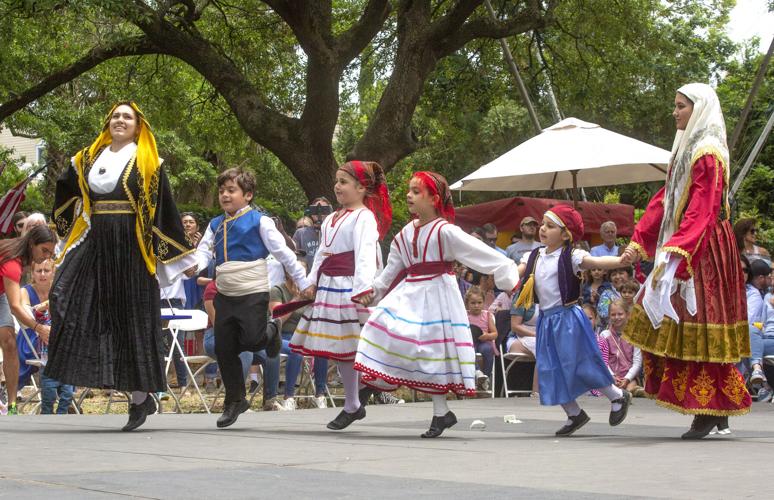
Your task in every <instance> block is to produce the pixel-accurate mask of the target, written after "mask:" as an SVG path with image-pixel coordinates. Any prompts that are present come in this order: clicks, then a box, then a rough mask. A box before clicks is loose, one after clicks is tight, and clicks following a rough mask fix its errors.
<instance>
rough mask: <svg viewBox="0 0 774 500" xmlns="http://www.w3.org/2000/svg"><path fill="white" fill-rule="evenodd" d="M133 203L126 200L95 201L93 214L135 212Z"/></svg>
mask: <svg viewBox="0 0 774 500" xmlns="http://www.w3.org/2000/svg"><path fill="white" fill-rule="evenodd" d="M133 213H134V209H133V208H132V204H131V203H130V202H129V201H126V200H99V201H95V202H94V206H93V207H92V209H91V214H92V215H99V214H133Z"/></svg>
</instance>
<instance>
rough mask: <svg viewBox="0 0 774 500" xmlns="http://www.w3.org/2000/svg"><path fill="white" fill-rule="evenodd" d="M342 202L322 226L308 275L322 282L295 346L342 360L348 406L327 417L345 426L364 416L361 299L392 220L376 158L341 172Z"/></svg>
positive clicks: (371, 279) (363, 308)
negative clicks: (358, 366) (359, 367)
mask: <svg viewBox="0 0 774 500" xmlns="http://www.w3.org/2000/svg"><path fill="white" fill-rule="evenodd" d="M334 191H335V192H336V199H337V201H338V202H339V203H340V204H341V208H340V209H339V210H337V211H336V212H334V213H332V214H330V215H329V216H328V217H326V218H325V220H324V221H323V223H322V226H321V227H320V246H319V247H318V249H317V252H316V253H315V256H314V262H313V264H312V269H311V271H310V272H309V279H311V280H312V281H314V282H316V283H317V291H316V294H315V299H314V302H313V303H312V304H311V306H309V307H308V308H307V309H306V310H305V311H304V315H303V316H302V317H301V320H299V322H298V326H297V327H296V331H295V333H294V334H293V338H291V340H290V348H291V349H292V350H293V351H294V352H296V353H299V354H303V355H305V356H321V357H324V358H328V359H334V360H336V361H338V365H339V373H341V378H342V382H343V384H344V393H345V402H344V409H343V410H342V411H341V413H339V415H338V416H337V417H336V418H335V419H334V420H332V421H331V422H330V423H328V428H329V429H331V430H341V429H344V428H345V427H347V426H349V425H350V424H351V423H352V422H354V421H355V420H360V419H362V418H365V407H364V405H361V403H360V399H359V397H358V390H359V382H360V381H359V376H358V372H356V371H355V370H354V368H353V366H352V363H353V361H354V359H355V353H356V352H357V346H358V340H359V339H360V328H361V325H362V324H364V323H365V322H366V320H367V319H368V315H369V313H370V311H369V310H368V308H367V307H366V306H364V305H362V304H360V303H359V301H360V298H361V297H362V296H363V295H364V294H367V293H368V291H369V290H370V288H371V285H372V283H373V282H374V279H375V278H376V275H377V273H378V272H379V270H380V269H381V249H380V248H379V240H381V239H382V238H383V237H384V235H385V234H387V231H388V230H389V228H390V225H391V224H392V208H391V206H390V198H389V193H388V191H387V185H386V183H385V179H384V171H383V170H382V167H381V166H380V165H379V164H378V163H376V162H370V161H358V160H354V161H349V162H347V163H345V164H343V165H342V166H341V167H340V168H339V170H338V172H337V173H336V185H335V187H334Z"/></svg>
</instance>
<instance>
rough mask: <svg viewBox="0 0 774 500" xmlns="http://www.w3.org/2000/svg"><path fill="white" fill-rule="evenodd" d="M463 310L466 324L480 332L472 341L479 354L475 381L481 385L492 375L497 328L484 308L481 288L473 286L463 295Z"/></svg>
mask: <svg viewBox="0 0 774 500" xmlns="http://www.w3.org/2000/svg"><path fill="white" fill-rule="evenodd" d="M465 308H466V309H467V311H468V322H470V324H471V325H475V326H477V327H479V328H480V329H481V332H482V334H481V336H480V337H478V338H474V339H473V344H474V345H475V348H476V352H477V353H479V354H481V369H480V370H478V371H476V380H477V382H478V383H479V384H481V383H484V382H485V381H486V380H489V375H491V374H492V368H493V367H494V358H495V356H496V355H497V350H496V349H495V340H497V328H496V326H495V320H494V315H493V314H492V313H490V312H489V311H488V310H487V309H486V308H485V307H484V293H483V291H482V290H481V288H479V287H477V286H473V287H471V288H470V290H468V293H467V295H465ZM479 381H480V382H479Z"/></svg>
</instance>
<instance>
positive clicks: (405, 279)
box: [355, 172, 519, 438]
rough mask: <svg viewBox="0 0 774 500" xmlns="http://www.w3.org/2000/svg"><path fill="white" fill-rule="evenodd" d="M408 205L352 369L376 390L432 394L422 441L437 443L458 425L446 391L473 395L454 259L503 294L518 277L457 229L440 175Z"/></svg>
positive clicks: (470, 352)
mask: <svg viewBox="0 0 774 500" xmlns="http://www.w3.org/2000/svg"><path fill="white" fill-rule="evenodd" d="M407 203H408V209H409V212H411V213H412V214H413V215H414V216H415V217H416V218H415V219H414V220H413V221H411V222H410V223H409V224H407V225H406V227H404V228H403V229H402V230H401V231H400V233H398V235H397V236H396V237H395V239H394V240H393V241H392V245H391V247H390V256H389V258H388V261H387V266H386V267H385V269H384V272H383V273H382V274H380V275H379V278H377V280H376V281H375V282H374V285H373V291H372V292H371V293H368V294H366V295H365V297H363V299H362V302H363V303H365V304H368V303H370V302H371V301H372V300H373V299H374V298H375V297H377V298H378V297H382V296H384V298H383V299H382V300H381V301H380V302H379V304H378V307H375V308H374V310H373V311H374V312H373V313H372V314H371V317H370V318H368V322H367V323H366V325H365V326H364V327H363V330H362V332H361V334H360V344H359V346H358V352H357V357H356V358H355V369H357V370H359V371H361V372H362V377H363V382H364V383H365V384H367V385H368V386H370V387H372V388H373V389H378V390H394V389H396V388H397V387H398V386H400V385H405V386H406V387H410V388H412V389H416V390H419V391H423V392H426V393H429V394H432V397H433V419H432V423H431V424H430V429H429V430H428V431H427V432H425V433H424V434H422V437H425V438H434V437H438V436H440V435H441V433H442V432H443V431H444V429H447V428H449V427H451V426H452V425H454V424H455V423H457V418H456V417H455V415H454V413H452V412H451V411H449V407H448V406H447V404H446V393H447V392H449V391H452V392H455V393H457V394H461V395H474V394H475V392H476V387H475V378H476V367H475V363H476V351H475V349H474V346H473V339H472V338H471V333H470V327H469V324H468V315H467V312H466V311H465V304H464V303H463V302H462V297H461V296H460V292H459V289H458V287H457V281H456V279H455V275H454V270H453V266H454V262H455V261H459V262H461V263H462V264H464V265H465V266H467V267H469V268H471V269H475V270H477V271H479V272H481V273H484V274H493V275H494V276H495V280H496V283H497V286H498V287H499V288H501V289H503V290H512V289H513V288H514V287H515V286H516V283H517V281H518V279H519V275H518V272H517V270H516V264H515V263H514V262H513V261H512V260H511V259H508V258H507V257H505V256H504V255H502V254H500V253H499V252H497V251H496V250H494V249H492V248H490V247H489V246H487V245H486V244H484V243H483V242H481V241H479V240H477V239H476V238H473V237H472V236H470V235H468V234H466V233H465V232H464V231H463V230H462V229H460V228H459V227H457V226H455V225H454V224H452V222H454V207H453V206H452V199H451V193H450V191H449V185H448V184H447V183H446V179H444V178H443V177H442V176H441V175H438V174H436V173H433V172H417V173H416V174H414V176H413V177H412V179H411V181H410V184H409V190H408V193H407ZM388 292H389V293H388ZM385 295H386V296H385Z"/></svg>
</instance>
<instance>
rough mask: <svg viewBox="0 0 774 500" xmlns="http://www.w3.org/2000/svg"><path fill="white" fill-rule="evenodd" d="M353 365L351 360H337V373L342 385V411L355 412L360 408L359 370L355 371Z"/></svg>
mask: <svg viewBox="0 0 774 500" xmlns="http://www.w3.org/2000/svg"><path fill="white" fill-rule="evenodd" d="M354 365H355V363H354V362H353V361H339V374H340V375H341V383H342V385H343V386H344V411H345V412H347V413H355V412H356V411H357V410H358V409H359V408H360V396H359V395H358V387H359V386H360V372H358V371H355V367H354Z"/></svg>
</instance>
